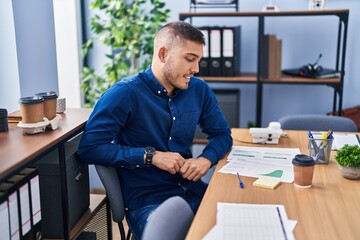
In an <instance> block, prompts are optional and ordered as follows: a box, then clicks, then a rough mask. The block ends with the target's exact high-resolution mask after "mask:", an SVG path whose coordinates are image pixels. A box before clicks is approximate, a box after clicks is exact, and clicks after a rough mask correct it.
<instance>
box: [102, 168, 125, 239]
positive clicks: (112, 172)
mask: <svg viewBox="0 0 360 240" xmlns="http://www.w3.org/2000/svg"><path fill="white" fill-rule="evenodd" d="M95 168H96V171H97V173H98V175H99V177H100V180H101V182H102V184H103V185H104V187H105V191H106V195H107V197H108V200H109V203H110V209H111V213H112V217H113V220H114V222H116V223H118V225H119V230H120V235H121V239H125V232H124V226H123V224H122V221H123V219H124V216H125V207H124V200H123V196H122V192H121V186H120V180H119V176H118V173H117V171H116V169H115V168H114V167H108V166H103V165H95Z"/></svg>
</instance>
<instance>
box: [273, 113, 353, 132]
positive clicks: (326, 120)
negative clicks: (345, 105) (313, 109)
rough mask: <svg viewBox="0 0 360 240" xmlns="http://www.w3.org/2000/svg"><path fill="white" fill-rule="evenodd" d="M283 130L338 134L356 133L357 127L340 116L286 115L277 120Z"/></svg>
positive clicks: (349, 120)
mask: <svg viewBox="0 0 360 240" xmlns="http://www.w3.org/2000/svg"><path fill="white" fill-rule="evenodd" d="M279 123H280V124H281V128H282V129H283V130H309V131H328V130H329V129H331V130H333V131H338V132H356V131H357V126H356V124H355V123H354V121H353V120H351V119H349V118H345V117H340V116H328V115H317V114H302V115H288V116H285V117H282V118H280V119H279Z"/></svg>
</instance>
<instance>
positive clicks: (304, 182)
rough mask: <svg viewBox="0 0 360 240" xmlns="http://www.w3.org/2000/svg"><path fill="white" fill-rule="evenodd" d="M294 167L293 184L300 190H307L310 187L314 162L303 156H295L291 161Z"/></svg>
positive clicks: (310, 158)
mask: <svg viewBox="0 0 360 240" xmlns="http://www.w3.org/2000/svg"><path fill="white" fill-rule="evenodd" d="M292 163H293V166H294V177H295V181H294V184H295V186H297V187H300V188H309V187H311V185H312V179H313V175H314V168H315V161H314V159H313V158H312V157H310V156H308V155H305V154H297V155H296V156H295V157H294V159H293V160H292Z"/></svg>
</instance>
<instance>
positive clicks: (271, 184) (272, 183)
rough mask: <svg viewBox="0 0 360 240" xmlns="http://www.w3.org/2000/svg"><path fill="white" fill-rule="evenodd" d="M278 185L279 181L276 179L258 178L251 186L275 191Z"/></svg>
mask: <svg viewBox="0 0 360 240" xmlns="http://www.w3.org/2000/svg"><path fill="white" fill-rule="evenodd" d="M279 184H280V179H276V178H258V179H257V180H256V181H255V182H254V183H253V186H255V187H262V188H268V189H275V188H276V187H277V186H279Z"/></svg>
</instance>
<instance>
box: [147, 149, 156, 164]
mask: <svg viewBox="0 0 360 240" xmlns="http://www.w3.org/2000/svg"><path fill="white" fill-rule="evenodd" d="M155 153H156V150H155V148H153V147H146V148H145V166H146V167H150V166H151V164H152V159H153V156H154V155H155Z"/></svg>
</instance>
